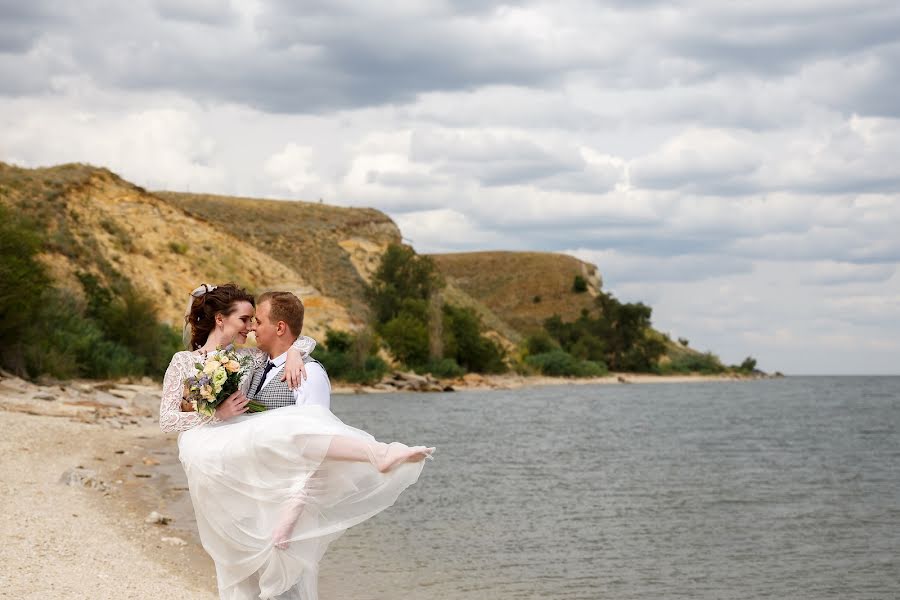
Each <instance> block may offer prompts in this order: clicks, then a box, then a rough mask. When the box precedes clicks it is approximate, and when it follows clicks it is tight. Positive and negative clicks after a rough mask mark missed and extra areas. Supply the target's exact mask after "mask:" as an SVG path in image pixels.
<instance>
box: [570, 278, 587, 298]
mask: <svg viewBox="0 0 900 600" xmlns="http://www.w3.org/2000/svg"><path fill="white" fill-rule="evenodd" d="M587 289H588V288H587V280H586V279H585V278H584V277H582V276H581V275H576V276H575V279H574V281H572V291H573V292H575V293H576V294H583V293H584V292H586V291H587Z"/></svg>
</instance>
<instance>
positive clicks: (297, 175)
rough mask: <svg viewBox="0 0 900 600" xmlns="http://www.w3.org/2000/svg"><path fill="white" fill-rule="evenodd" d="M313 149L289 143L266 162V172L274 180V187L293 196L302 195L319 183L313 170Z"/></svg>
mask: <svg viewBox="0 0 900 600" xmlns="http://www.w3.org/2000/svg"><path fill="white" fill-rule="evenodd" d="M312 155H313V149H312V148H310V147H306V146H298V145H297V144H294V143H289V144H288V145H287V146H285V147H284V148H283V149H282V150H281V151H280V152H277V153H276V154H273V155H272V156H271V157H269V159H268V160H266V162H265V165H264V167H263V168H264V170H265V173H266V174H267V175H269V176H270V177H271V178H272V185H274V186H275V187H276V188H280V189H284V190H287V191H288V192H290V193H292V194H302V193H304V192H307V191H309V190H310V188H311V187H312V186H314V185H315V184H316V183H318V181H319V178H318V177H317V176H316V175H315V173H313V172H312V170H311V165H310V162H311V158H312Z"/></svg>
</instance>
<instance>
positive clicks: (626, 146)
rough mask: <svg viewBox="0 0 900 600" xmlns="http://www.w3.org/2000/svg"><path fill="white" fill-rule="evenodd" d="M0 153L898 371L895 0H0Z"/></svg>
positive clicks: (762, 350)
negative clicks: (493, 254)
mask: <svg viewBox="0 0 900 600" xmlns="http://www.w3.org/2000/svg"><path fill="white" fill-rule="evenodd" d="M0 160H2V161H5V162H8V163H13V164H17V165H21V166H29V167H36V166H49V165H54V164H59V163H64V162H86V163H91V164H94V165H99V166H105V167H107V168H109V169H111V170H113V171H114V172H116V173H118V174H119V175H121V176H122V177H124V178H125V179H127V180H129V181H132V182H134V183H136V184H138V185H141V186H143V187H145V188H148V189H167V190H177V191H192V192H208V193H221V194H232V195H244V196H254V197H267V198H283V199H302V200H315V201H317V200H319V199H321V200H323V201H324V202H326V203H329V204H338V205H345V206H371V207H375V208H378V209H380V210H382V211H384V212H385V213H387V214H388V215H390V216H391V217H392V218H393V219H394V220H395V221H396V222H397V224H398V225H399V226H400V228H401V231H402V232H403V235H404V238H405V239H406V240H407V241H408V242H409V243H411V244H412V245H413V247H414V248H415V249H416V250H417V251H419V252H459V251H471V250H489V249H502V250H540V251H552V252H563V253H567V254H571V255H574V256H577V257H579V258H581V259H583V260H586V261H589V262H591V263H594V264H596V265H597V266H598V267H599V270H600V273H601V275H602V277H603V281H604V288H605V289H606V290H607V291H610V292H612V293H613V294H614V295H615V296H616V297H618V298H619V299H621V300H625V301H632V302H635V301H642V302H645V303H647V304H649V305H650V306H652V307H653V323H654V326H655V327H656V328H657V329H659V330H661V331H664V332H668V333H670V334H671V335H672V337H673V338H678V337H683V338H686V339H688V340H689V342H690V345H691V346H692V347H694V348H697V349H700V350H704V351H706V350H711V351H713V352H715V353H716V354H718V355H719V356H720V357H721V358H722V359H723V360H724V361H725V362H727V363H739V362H741V361H742V360H743V359H744V358H745V357H747V356H752V357H754V358H756V359H757V361H758V365H759V367H760V368H762V369H764V370H767V371H776V370H777V371H781V372H784V373H786V374H900V274H898V270H897V264H898V259H900V235H898V226H900V4H898V3H897V2H894V1H881V0H852V1H843V0H841V1H835V0H814V1H813V0H797V1H795V2H784V1H783V0H780V1H778V2H775V1H772V0H755V1H753V2H747V1H737V2H720V1H714V0H696V1H684V2H677V1H676V2H671V1H670V2H656V1H654V0H633V1H631V2H625V1H623V0H611V1H609V2H577V1H567V0H554V1H552V2H522V3H515V4H500V3H492V2H488V1H480V2H474V1H471V0H458V1H430V0H417V1H408V0H406V1H404V0H400V1H396V2H371V1H369V2H365V1H360V0H357V1H352V2H351V1H343V0H329V1H321V0H319V1H294V0H271V1H259V0H252V1H243V0H232V1H229V0H195V1H192V2H188V1H184V0H133V1H131V2H127V3H123V2H114V1H111V0H83V1H80V2H66V1H62V0H60V1H48V0H31V1H29V2H27V3H26V2H20V1H18V0H0ZM298 227H302V223H298ZM310 251H311V252H312V251H314V249H313V248H311V249H310Z"/></svg>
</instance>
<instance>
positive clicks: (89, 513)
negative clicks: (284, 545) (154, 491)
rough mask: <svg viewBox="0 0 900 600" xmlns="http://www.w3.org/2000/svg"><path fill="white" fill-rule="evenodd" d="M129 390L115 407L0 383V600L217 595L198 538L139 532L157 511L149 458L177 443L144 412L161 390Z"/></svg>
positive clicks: (162, 530) (155, 468)
mask: <svg viewBox="0 0 900 600" xmlns="http://www.w3.org/2000/svg"><path fill="white" fill-rule="evenodd" d="M131 387H132V389H128V388H122V391H121V392H119V395H120V396H123V397H121V398H120V397H118V396H115V395H113V394H110V393H109V392H110V391H117V390H116V389H115V388H113V389H112V390H105V391H104V390H96V389H95V390H93V391H90V390H91V389H92V388H91V386H89V385H86V384H82V390H80V391H79V390H77V389H76V388H74V387H71V386H64V387H63V388H60V387H59V386H34V385H31V384H28V383H26V382H23V381H21V380H18V379H12V380H11V379H9V378H4V379H3V380H0V429H2V431H3V432H4V435H3V436H0V453H2V455H3V457H4V458H3V461H2V463H0V476H2V481H3V486H2V491H0V493H2V501H3V505H4V506H5V510H4V511H3V514H2V516H0V523H2V525H0V532H2V537H3V539H4V541H5V543H4V544H3V545H2V546H0V561H2V563H3V564H4V565H5V567H4V568H3V569H2V571H0V597H4V598H16V599H32V598H33V599H42V600H43V599H48V598H69V599H71V598H98V599H100V598H171V599H181V598H183V599H189V598H190V599H194V598H196V599H210V600H211V599H213V598H216V597H217V595H216V593H215V589H216V588H215V574H214V571H213V568H212V563H211V562H210V561H209V559H208V558H207V557H206V556H205V554H203V551H202V549H201V548H200V547H199V545H198V544H197V543H196V542H195V540H194V539H193V538H192V537H191V536H190V535H189V534H187V533H185V532H184V531H181V530H179V529H177V528H176V527H174V525H175V523H174V522H173V523H172V524H169V525H160V524H151V523H147V522H145V519H146V517H147V516H148V514H149V513H150V512H151V511H152V510H154V509H156V508H162V509H164V507H163V506H154V505H153V504H150V503H152V502H158V503H160V504H163V502H160V501H159V500H154V499H153V498H152V495H148V494H147V493H146V490H147V488H148V486H147V483H146V482H148V481H150V480H151V479H153V478H159V477H160V475H159V473H160V467H165V465H163V464H156V463H157V462H160V461H159V460H158V459H157V458H154V456H155V455H156V453H157V452H158V450H157V449H158V448H160V447H165V445H166V444H174V436H166V435H163V434H162V433H161V432H160V430H159V426H158V425H157V424H156V417H155V415H154V413H153V411H152V410H150V407H149V406H142V405H141V404H142V403H143V404H144V405H146V404H150V403H151V402H153V403H155V404H158V402H159V401H158V395H156V396H155V397H154V395H153V394H154V392H155V390H156V389H157V387H156V386H152V385H151V386H131ZM141 387H145V389H143V390H141V389H140V388H141ZM155 393H156V394H158V392H155ZM129 395H130V398H129V397H128V396H129ZM85 396H94V397H95V399H94V400H90V399H87V398H85ZM96 398H99V401H97V400H96ZM110 398H114V399H115V400H112V399H110ZM169 460H171V459H169ZM177 467H178V468H179V469H180V465H177ZM162 471H164V469H162ZM67 481H68V482H71V484H67V483H66V482H67ZM149 487H153V486H149ZM140 490H144V492H143V493H142V492H141V491H140Z"/></svg>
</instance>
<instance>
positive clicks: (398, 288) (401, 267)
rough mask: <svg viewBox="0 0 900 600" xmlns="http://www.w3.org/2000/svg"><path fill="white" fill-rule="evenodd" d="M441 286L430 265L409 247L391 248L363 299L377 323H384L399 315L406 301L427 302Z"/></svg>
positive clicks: (396, 245)
mask: <svg viewBox="0 0 900 600" xmlns="http://www.w3.org/2000/svg"><path fill="white" fill-rule="evenodd" d="M442 286H443V281H442V280H441V277H440V275H439V274H438V272H437V268H436V267H435V265H434V261H433V260H431V258H429V257H427V256H421V255H418V254H416V252H415V251H414V250H413V249H412V248H410V247H409V246H402V245H400V244H391V245H390V246H388V248H387V250H385V252H384V254H383V255H382V257H381V264H380V265H379V266H378V270H377V271H375V274H374V275H373V276H372V283H371V285H369V287H368V288H367V289H366V298H367V299H368V300H369V305H370V306H371V308H372V311H373V313H374V314H373V316H374V318H375V321H376V322H377V323H387V322H388V321H390V320H391V319H393V318H395V317H397V316H398V315H399V314H400V310H401V308H402V303H403V301H404V300H406V299H415V300H428V299H429V298H430V297H431V294H432V293H433V292H434V291H435V290H438V289H440V288H441V287H442Z"/></svg>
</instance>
